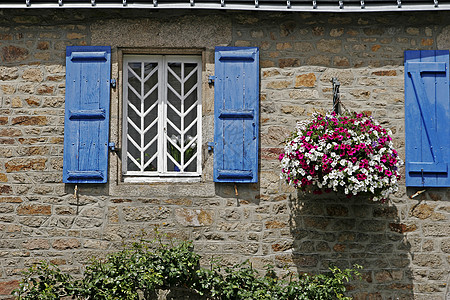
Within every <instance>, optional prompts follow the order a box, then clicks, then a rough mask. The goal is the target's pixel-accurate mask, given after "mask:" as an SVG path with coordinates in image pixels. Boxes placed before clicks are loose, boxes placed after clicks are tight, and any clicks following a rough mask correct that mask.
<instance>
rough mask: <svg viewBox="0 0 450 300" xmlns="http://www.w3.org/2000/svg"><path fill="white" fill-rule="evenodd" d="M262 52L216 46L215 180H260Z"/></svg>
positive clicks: (256, 49)
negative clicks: (260, 75) (260, 74)
mask: <svg viewBox="0 0 450 300" xmlns="http://www.w3.org/2000/svg"><path fill="white" fill-rule="evenodd" d="M258 132H259V50H258V48H247V47H242V48H241V47H216V50H215V82H214V181H216V182H237V183H245V182H257V181H258V141H259V139H258Z"/></svg>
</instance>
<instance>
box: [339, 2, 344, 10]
mask: <svg viewBox="0 0 450 300" xmlns="http://www.w3.org/2000/svg"><path fill="white" fill-rule="evenodd" d="M339 8H340V9H343V8H344V1H339Z"/></svg>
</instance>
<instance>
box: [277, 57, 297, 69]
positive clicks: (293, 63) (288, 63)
mask: <svg viewBox="0 0 450 300" xmlns="http://www.w3.org/2000/svg"><path fill="white" fill-rule="evenodd" d="M278 66H279V67H280V68H292V67H299V66H300V60H299V59H298V58H282V59H279V60H278Z"/></svg>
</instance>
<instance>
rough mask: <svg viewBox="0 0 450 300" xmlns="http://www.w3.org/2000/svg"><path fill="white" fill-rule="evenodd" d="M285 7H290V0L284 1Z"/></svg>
mask: <svg viewBox="0 0 450 300" xmlns="http://www.w3.org/2000/svg"><path fill="white" fill-rule="evenodd" d="M286 7H287V8H291V1H290V0H287V1H286Z"/></svg>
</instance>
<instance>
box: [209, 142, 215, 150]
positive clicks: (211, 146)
mask: <svg viewBox="0 0 450 300" xmlns="http://www.w3.org/2000/svg"><path fill="white" fill-rule="evenodd" d="M212 150H214V142H209V143H208V151H212Z"/></svg>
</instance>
